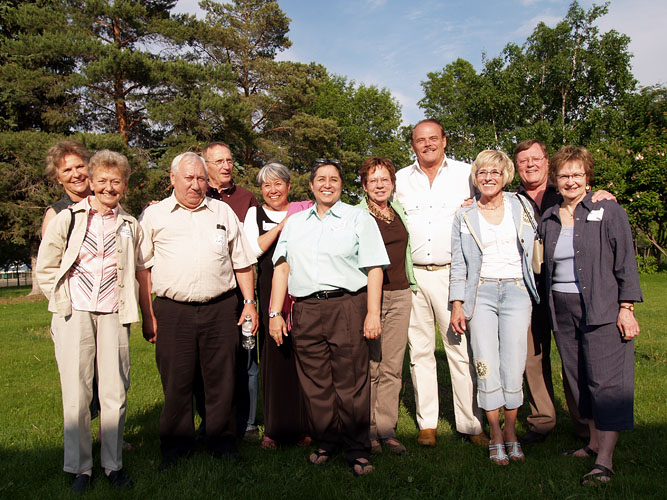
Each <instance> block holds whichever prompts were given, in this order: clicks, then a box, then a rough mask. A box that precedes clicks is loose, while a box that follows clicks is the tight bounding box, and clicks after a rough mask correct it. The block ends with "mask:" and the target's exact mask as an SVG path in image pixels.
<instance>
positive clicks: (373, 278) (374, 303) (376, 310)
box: [364, 266, 382, 339]
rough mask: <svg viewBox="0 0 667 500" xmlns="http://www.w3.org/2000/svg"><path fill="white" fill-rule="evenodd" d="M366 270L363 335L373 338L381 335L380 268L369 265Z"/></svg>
mask: <svg viewBox="0 0 667 500" xmlns="http://www.w3.org/2000/svg"><path fill="white" fill-rule="evenodd" d="M367 271H368V296H367V310H366V319H365V320H364V337H366V338H367V339H375V338H378V337H379V336H380V335H382V320H381V318H380V311H381V310H382V268H381V267H380V266H376V267H369V268H367Z"/></svg>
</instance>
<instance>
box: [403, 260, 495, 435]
mask: <svg viewBox="0 0 667 500" xmlns="http://www.w3.org/2000/svg"><path fill="white" fill-rule="evenodd" d="M414 272H415V278H416V279H417V283H418V285H419V289H418V290H417V292H415V293H413V294H412V313H411V315H410V328H409V329H408V347H409V348H410V374H411V375H412V384H413V386H414V389H415V405H416V407H417V424H418V425H419V428H420V429H436V428H437V427H438V375H437V366H436V361H435V324H436V322H437V323H438V326H439V327H440V334H441V335H442V341H443V343H444V345H445V353H446V355H447V363H448V364H449V373H450V375H451V379H452V393H453V397H454V418H455V419H456V430H457V431H458V432H460V433H462V434H479V433H480V432H482V418H483V417H482V415H483V412H482V410H481V409H480V408H479V407H478V406H477V401H476V398H475V383H474V380H475V372H474V369H473V366H472V364H471V363H470V360H471V359H472V353H471V350H470V344H469V342H468V335H467V334H466V335H456V334H455V333H454V332H453V331H452V330H451V328H449V318H450V316H451V312H450V310H449V268H447V269H440V270H437V271H427V270H425V269H418V268H415V269H414Z"/></svg>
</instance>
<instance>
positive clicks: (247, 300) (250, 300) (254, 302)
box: [243, 299, 257, 306]
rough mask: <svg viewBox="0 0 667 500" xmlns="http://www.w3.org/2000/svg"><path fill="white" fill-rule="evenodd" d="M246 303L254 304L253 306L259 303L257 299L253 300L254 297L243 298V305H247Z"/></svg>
mask: <svg viewBox="0 0 667 500" xmlns="http://www.w3.org/2000/svg"><path fill="white" fill-rule="evenodd" d="M245 304H252V305H253V306H256V305H257V301H256V300H252V299H243V305H245Z"/></svg>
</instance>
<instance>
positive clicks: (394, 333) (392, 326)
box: [368, 288, 412, 439]
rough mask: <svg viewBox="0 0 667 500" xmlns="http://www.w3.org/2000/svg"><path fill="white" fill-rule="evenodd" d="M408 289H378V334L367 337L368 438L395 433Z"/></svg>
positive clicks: (408, 308) (391, 436)
mask: <svg viewBox="0 0 667 500" xmlns="http://www.w3.org/2000/svg"><path fill="white" fill-rule="evenodd" d="M411 303H412V291H411V290H410V289H409V288H406V289H405V290H384V291H383V292H382V335H381V336H380V338H379V339H376V340H369V341H368V347H369V352H370V360H371V361H370V369H371V439H387V438H393V437H395V436H396V433H395V431H396V423H397V422H398V405H399V395H400V393H401V385H402V376H401V375H402V372H403V357H404V356H405V347H406V346H407V342H408V326H409V325H410V309H411Z"/></svg>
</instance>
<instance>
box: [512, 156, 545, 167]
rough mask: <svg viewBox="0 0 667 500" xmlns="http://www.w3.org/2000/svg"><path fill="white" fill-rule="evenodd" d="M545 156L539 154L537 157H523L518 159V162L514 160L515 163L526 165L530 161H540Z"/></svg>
mask: <svg viewBox="0 0 667 500" xmlns="http://www.w3.org/2000/svg"><path fill="white" fill-rule="evenodd" d="M545 158H546V156H540V157H539V158H535V157H533V158H524V159H523V160H519V161H518V162H516V164H517V165H519V166H521V167H525V166H526V165H528V164H530V163H540V162H541V161H542V160H544V159H545Z"/></svg>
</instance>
